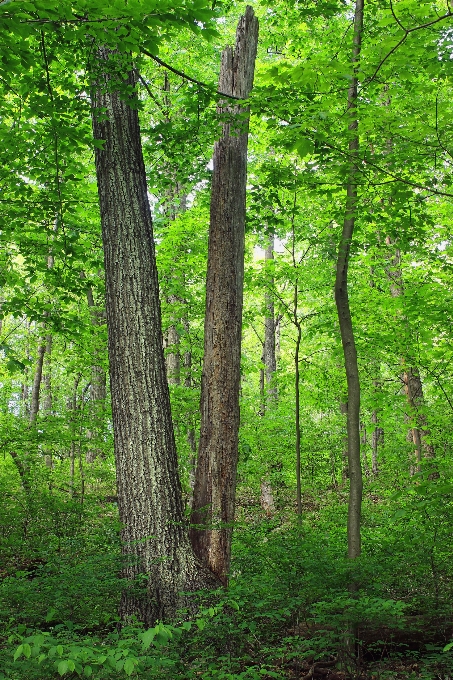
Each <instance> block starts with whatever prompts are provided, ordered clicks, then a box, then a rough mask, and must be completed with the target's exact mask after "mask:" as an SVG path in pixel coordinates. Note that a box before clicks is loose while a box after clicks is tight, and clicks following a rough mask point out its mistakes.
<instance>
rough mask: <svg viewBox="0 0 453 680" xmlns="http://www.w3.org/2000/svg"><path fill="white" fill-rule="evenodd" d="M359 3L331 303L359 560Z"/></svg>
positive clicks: (351, 535) (359, 3)
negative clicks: (355, 247) (353, 300)
mask: <svg viewBox="0 0 453 680" xmlns="http://www.w3.org/2000/svg"><path fill="white" fill-rule="evenodd" d="M363 7H364V1H363V0H356V5H355V14H354V35H353V49H352V64H353V75H352V80H351V84H350V86H349V90H348V114H349V117H350V121H351V122H350V123H349V126H348V134H349V169H348V182H347V198H346V206H345V216H344V222H343V232H342V234H341V237H340V244H339V246H338V259H337V274H336V280H335V302H336V305H337V312H338V321H339V325H340V332H341V341H342V344H343V353H344V363H345V369H346V378H347V383H348V405H347V428H348V467H349V480H350V490H349V508H348V557H350V558H352V559H354V558H356V557H359V555H360V551H361V542H360V517H361V506H362V487H363V483H362V468H361V463H360V382H359V367H358V363H357V350H356V344H355V338H354V329H353V326H352V318H351V310H350V306H349V296H348V267H349V256H350V249H351V240H352V235H353V233H354V225H355V213H356V210H357V183H358V174H359V169H358V151H359V135H358V120H357V87H358V69H359V62H360V51H361V45H362V32H363Z"/></svg>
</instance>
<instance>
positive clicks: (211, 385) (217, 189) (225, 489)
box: [191, 7, 258, 583]
mask: <svg viewBox="0 0 453 680" xmlns="http://www.w3.org/2000/svg"><path fill="white" fill-rule="evenodd" d="M257 40H258V20H257V19H256V17H255V15H254V13H253V10H252V8H251V7H247V9H246V12H245V15H244V16H243V17H241V19H240V21H239V24H238V28H237V33H236V47H235V50H234V52H233V50H232V49H231V48H230V47H227V48H226V49H225V50H224V51H223V53H222V65H221V71H220V78H219V90H220V92H225V93H226V94H230V95H233V96H235V97H240V98H243V99H245V98H246V97H248V96H249V93H250V91H251V89H252V84H253V74H254V69H255V57H256V49H257ZM224 106H225V102H224ZM245 113H246V110H245V109H244V108H240V107H235V108H233V109H231V108H227V107H226V106H225V109H224V111H223V114H224V115H225V114H227V115H228V116H229V118H230V120H229V121H228V122H225V123H224V125H223V137H222V139H221V140H220V141H219V142H217V143H216V144H215V147H214V171H213V178H212V195H211V220H210V229H209V246H208V271H207V280H206V316H205V340H204V360H203V374H202V387H201V430H200V445H199V453H198V464H197V470H196V476H195V489H194V501H193V514H192V525H193V526H192V528H191V540H192V545H193V547H194V550H195V553H196V554H197V555H198V556H199V557H200V559H201V560H202V561H203V562H204V563H205V564H206V565H208V566H209V567H210V569H211V570H212V571H213V572H214V573H215V574H217V576H218V577H219V578H220V579H221V581H222V582H223V583H226V582H227V578H228V570H229V565H230V554H231V536H232V530H233V527H232V523H233V521H234V503H235V493H236V467H237V459H238V430H239V386H240V361H241V331H242V297H243V279H244V230H245V192H246V177H247V142H248V120H246V118H245ZM239 116H240V117H239Z"/></svg>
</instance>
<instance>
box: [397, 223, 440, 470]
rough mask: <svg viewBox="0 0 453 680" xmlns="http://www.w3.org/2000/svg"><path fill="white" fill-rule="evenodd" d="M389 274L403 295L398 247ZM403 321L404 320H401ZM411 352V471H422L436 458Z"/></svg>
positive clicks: (407, 376)
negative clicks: (427, 460) (425, 461)
mask: <svg viewBox="0 0 453 680" xmlns="http://www.w3.org/2000/svg"><path fill="white" fill-rule="evenodd" d="M386 244H387V245H388V246H389V245H392V240H391V238H390V237H389V236H388V237H387V238H386ZM387 276H388V278H389V280H390V294H391V296H392V297H394V298H397V297H401V296H402V295H403V293H404V287H403V274H402V271H401V253H400V251H399V250H398V249H396V250H395V253H394V255H393V257H392V258H391V260H390V266H389V267H387ZM400 323H402V320H400ZM410 354H411V352H410V351H408V352H406V356H403V358H402V362H403V364H404V365H409V367H408V368H406V370H405V371H404V372H403V374H402V381H403V385H404V393H405V395H406V399H407V403H408V405H409V414H408V420H412V422H413V426H412V427H411V428H410V431H409V433H408V439H409V441H412V442H413V444H414V448H415V467H414V466H411V471H414V470H415V471H417V472H421V463H422V458H423V457H425V458H434V457H435V450H434V446H433V445H432V444H431V443H429V442H428V441H427V440H428V438H429V430H428V428H427V422H426V414H425V413H424V408H425V397H424V394H423V383H422V380H421V377H420V372H419V370H418V368H417V367H416V366H415V362H414V361H413V360H412V359H411V357H410Z"/></svg>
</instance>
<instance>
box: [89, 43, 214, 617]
mask: <svg viewBox="0 0 453 680" xmlns="http://www.w3.org/2000/svg"><path fill="white" fill-rule="evenodd" d="M119 58H120V57H119V55H116V54H112V53H111V52H109V51H108V50H107V49H105V48H99V49H98V67H99V71H100V73H101V75H98V77H97V78H98V82H97V84H96V92H95V95H94V102H93V104H94V107H93V130H94V137H95V139H97V140H104V144H103V148H102V150H101V149H99V148H96V174H97V180H98V193H99V201H100V210H101V223H102V237H103V244H104V258H105V277H106V316H107V328H108V347H109V359H110V386H111V398H112V420H113V430H114V449H115V460H116V472H117V488H118V508H119V516H120V521H121V525H122V532H121V537H122V552H123V558H124V566H123V574H124V576H125V577H126V578H128V579H131V580H133V579H135V578H136V577H137V576H138V575H139V574H145V575H146V579H145V581H146V589H143V590H142V593H139V594H137V589H138V587H139V586H138V585H135V590H132V589H131V588H126V589H125V591H124V593H123V597H122V602H121V605H120V613H121V615H122V617H123V618H128V617H130V616H132V615H136V616H138V617H139V618H140V619H141V620H143V621H145V623H146V624H147V625H151V624H153V623H154V622H155V621H156V620H157V619H169V618H173V617H174V616H175V614H176V611H177V610H178V609H179V608H180V607H181V606H185V605H186V604H187V598H186V597H185V596H184V595H182V594H181V593H182V591H183V592H185V593H187V592H190V591H194V590H199V589H200V588H204V587H214V586H216V585H217V584H218V581H217V579H215V577H214V576H213V575H212V574H211V573H210V572H209V571H208V570H207V569H205V568H204V567H202V566H201V565H200V564H199V563H198V562H197V560H196V558H195V556H194V554H193V551H192V549H191V546H190V542H189V537H188V532H187V528H186V526H185V524H184V515H183V500H182V492H181V484H180V480H179V475H178V464H177V457H176V448H175V441H174V434H173V425H172V420H171V411H170V396H169V391H168V385H167V379H166V375H165V361H164V355H163V349H162V325H161V316H160V304H159V285H158V278H157V267H156V259H155V247H154V238H153V229H152V220H151V210H150V206H149V202H148V194H147V185H146V174H145V165H144V161H143V153H142V146H141V138H140V126H139V119H138V112H137V109H136V108H132V107H134V106H136V103H137V102H136V100H135V97H133V96H132V97H131V98H130V99H128V100H127V101H126V95H124V94H123V95H121V96H120V94H118V92H116V91H112V90H113V88H114V85H112V81H113V82H114V78H113V77H112V76H110V75H109V66H110V64H111V63H113V65H115V61H117V60H118V59H119ZM123 59H124V57H123ZM116 65H117V66H118V64H116ZM119 66H120V68H121V71H122V72H124V62H123V63H122V64H121V63H120V64H119ZM128 67H130V65H128ZM110 72H111V71H110ZM126 84H127V85H128V86H130V87H134V86H135V84H136V83H135V77H134V75H133V71H132V69H131V71H130V72H129V76H128V79H127V82H126ZM128 102H129V103H130V104H131V105H132V106H129V105H128Z"/></svg>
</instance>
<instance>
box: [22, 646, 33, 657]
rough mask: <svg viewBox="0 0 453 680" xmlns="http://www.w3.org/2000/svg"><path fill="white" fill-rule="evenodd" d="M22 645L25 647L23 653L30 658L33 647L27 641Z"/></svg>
mask: <svg viewBox="0 0 453 680" xmlns="http://www.w3.org/2000/svg"><path fill="white" fill-rule="evenodd" d="M22 647H23V654H24V656H25V657H27V659H29V658H30V655H31V647H30V645H29V644H27V643H25V644H23V645H22Z"/></svg>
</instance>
